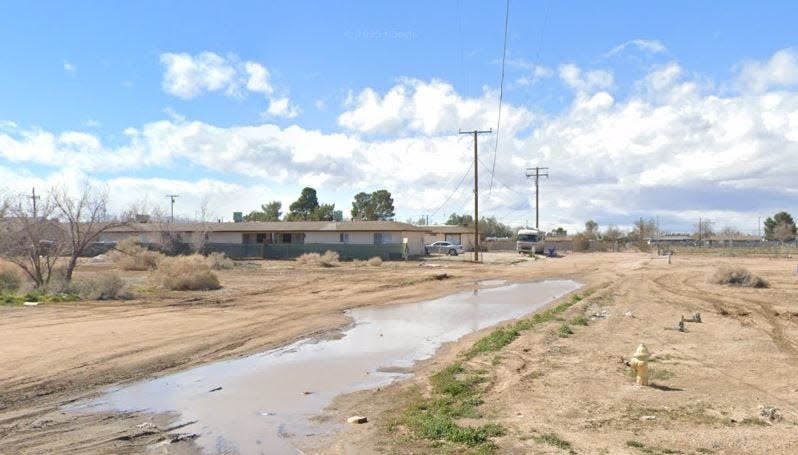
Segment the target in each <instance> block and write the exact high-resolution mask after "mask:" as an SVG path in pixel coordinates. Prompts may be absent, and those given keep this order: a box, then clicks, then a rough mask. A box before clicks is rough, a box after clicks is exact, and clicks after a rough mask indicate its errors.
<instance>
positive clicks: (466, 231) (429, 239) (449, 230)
mask: <svg viewBox="0 0 798 455" xmlns="http://www.w3.org/2000/svg"><path fill="white" fill-rule="evenodd" d="M419 228H423V229H425V230H426V231H427V233H426V235H425V236H424V243H426V244H430V243H433V242H438V241H446V242H451V243H456V244H458V245H463V248H465V249H466V250H470V251H474V228H473V227H465V226H452V225H447V224H443V225H433V226H419ZM481 236H482V234H480V237H481Z"/></svg>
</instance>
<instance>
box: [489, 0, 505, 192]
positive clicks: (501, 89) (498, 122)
mask: <svg viewBox="0 0 798 455" xmlns="http://www.w3.org/2000/svg"><path fill="white" fill-rule="evenodd" d="M509 23H510V0H507V5H506V8H505V12H504V48H503V49H502V77H501V82H500V83H499V114H498V118H497V120H496V143H495V145H494V146H493V165H492V166H491V168H490V188H489V189H488V194H490V193H491V192H493V175H494V174H495V173H496V155H498V154H499V128H500V127H501V124H502V100H503V98H504V64H505V62H506V61H507V30H508V29H509V27H508V25H509Z"/></svg>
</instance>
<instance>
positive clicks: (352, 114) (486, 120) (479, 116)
mask: <svg viewBox="0 0 798 455" xmlns="http://www.w3.org/2000/svg"><path fill="white" fill-rule="evenodd" d="M346 105H347V107H348V108H349V110H348V111H345V112H343V113H342V114H341V115H340V116H339V117H338V124H339V125H341V126H343V127H345V128H347V129H349V130H353V131H357V132H361V133H367V134H398V135H400V136H405V135H409V134H416V133H422V134H425V135H438V134H454V133H456V132H457V131H458V129H461V128H462V129H465V130H468V129H485V128H489V127H491V126H493V125H494V124H495V123H496V117H497V113H498V94H497V93H495V92H492V91H489V90H485V92H484V93H483V95H482V97H480V98H463V97H462V96H460V95H459V94H457V93H456V91H455V90H454V87H453V86H452V85H451V84H449V83H446V82H443V81H439V80H432V81H430V82H424V81H421V80H418V79H404V80H402V81H401V82H400V83H399V84H397V85H395V86H394V87H393V88H391V89H390V90H389V91H388V92H387V93H385V95H383V96H380V95H379V94H377V93H376V92H375V91H374V90H373V89H371V88H367V89H365V90H363V91H361V92H360V93H359V94H358V95H356V96H355V95H351V94H350V96H349V97H348V99H347V103H346ZM532 118H533V116H532V114H531V113H530V112H529V111H528V110H526V109H520V108H516V107H513V106H511V105H509V104H505V106H504V107H503V110H502V129H503V130H506V131H514V130H517V129H519V128H524V127H526V126H528V125H529V124H530V123H531V121H532Z"/></svg>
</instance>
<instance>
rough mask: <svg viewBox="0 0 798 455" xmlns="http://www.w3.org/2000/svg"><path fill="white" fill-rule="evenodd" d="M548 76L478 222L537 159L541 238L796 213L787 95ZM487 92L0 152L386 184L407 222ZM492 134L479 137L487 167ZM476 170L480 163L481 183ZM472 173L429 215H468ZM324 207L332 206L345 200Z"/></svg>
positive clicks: (27, 137) (67, 165) (39, 133)
mask: <svg viewBox="0 0 798 455" xmlns="http://www.w3.org/2000/svg"><path fill="white" fill-rule="evenodd" d="M591 73H592V74H591ZM560 77H562V78H563V80H565V81H566V82H567V83H569V84H570V85H571V86H572V87H573V88H574V89H575V95H574V99H573V102H572V103H571V105H570V106H569V107H568V108H567V110H565V111H564V112H562V113H559V114H557V115H551V116H550V117H547V118H545V119H541V118H536V117H535V115H534V114H533V113H532V112H531V111H530V110H529V109H527V108H524V107H520V106H514V105H512V103H507V104H506V105H505V108H506V109H507V111H505V112H503V115H502V117H503V126H502V131H503V133H502V140H501V141H500V145H499V150H498V159H497V161H496V182H495V183H494V189H493V191H492V193H491V195H490V197H488V196H487V194H486V193H484V192H483V193H482V196H481V197H482V200H481V206H482V207H483V208H484V210H485V213H486V214H488V215H491V214H493V215H497V216H500V217H504V218H503V220H504V221H513V222H516V223H519V222H521V223H522V222H523V220H524V218H528V217H529V214H530V213H532V212H531V209H530V208H531V207H532V199H533V198H534V195H533V194H532V192H531V191H530V190H529V182H528V180H527V179H526V178H525V177H524V174H523V169H524V167H527V166H535V165H541V166H548V167H550V170H549V173H550V175H551V177H550V178H549V179H548V180H546V181H545V184H544V185H543V186H542V187H541V191H542V198H541V214H543V217H542V221H543V225H542V227H545V228H547V229H550V228H553V227H556V226H557V225H558V224H562V225H566V226H568V225H569V224H573V225H579V224H581V223H583V222H584V220H585V219H589V218H596V219H597V220H598V221H599V222H600V223H602V224H604V225H606V224H609V223H614V224H619V225H623V224H624V223H627V224H628V223H629V222H630V220H631V218H632V217H637V216H638V215H639V216H654V215H657V214H659V215H661V216H662V217H664V218H665V217H670V218H671V219H682V220H686V221H685V223H687V225H688V226H689V225H690V224H692V221H690V222H688V221H687V220H689V219H690V217H693V216H694V215H696V214H699V213H703V212H704V211H705V207H711V208H712V210H714V212H711V213H709V212H707V213H709V214H710V215H712V216H717V217H721V216H724V217H727V218H726V219H727V220H731V219H732V217H737V218H739V219H743V218H745V217H748V218H750V217H751V215H752V213H755V212H756V213H763V212H764V213H765V214H767V213H768V212H769V211H770V210H771V209H772V208H783V207H789V206H790V205H789V204H793V205H794V203H795V201H796V191H795V189H794V188H795V184H794V181H795V177H794V176H795V175H796V174H798V162H796V160H795V159H794V157H795V156H798V92H796V91H789V90H780V91H770V92H767V91H765V92H761V93H760V92H756V91H753V89H751V90H750V91H744V92H743V93H741V94H740V95H739V96H721V95H720V94H718V93H713V92H712V91H707V89H704V88H702V90H698V89H697V88H696V87H697V85H699V83H698V81H696V80H693V79H691V78H690V75H689V73H687V72H686V71H685V70H684V69H683V68H682V67H680V66H679V65H678V64H677V63H675V62H671V63H668V64H665V65H662V66H659V67H656V68H654V69H652V70H651V72H649V73H648V74H646V75H645V76H644V77H642V78H641V79H640V80H639V81H637V82H636V83H635V86H634V88H635V90H632V91H631V95H629V96H628V97H627V98H622V99H616V97H615V96H614V94H613V92H612V85H613V81H612V75H611V74H609V73H606V74H601V72H595V71H588V72H585V71H583V70H581V69H580V68H578V67H576V66H573V65H571V66H567V65H565V66H563V67H561V68H560ZM495 95H496V94H495V93H494V92H491V91H490V90H486V91H485V92H484V93H483V94H482V95H481V96H478V97H474V98H469V97H464V96H462V95H460V94H458V93H457V92H456V91H455V90H454V88H453V87H452V86H451V85H450V84H448V83H446V82H443V81H437V80H433V81H420V80H415V79H407V80H402V81H400V82H399V83H397V84H396V85H395V86H394V87H392V88H390V89H389V90H387V91H385V92H384V93H379V92H377V91H375V90H373V89H364V90H362V91H360V92H359V93H356V94H353V95H352V96H351V97H350V98H349V100H348V105H347V107H346V110H345V111H344V112H342V113H341V115H340V117H339V118H338V121H339V123H340V124H341V125H342V126H344V127H346V128H347V129H349V130H350V131H349V132H346V133H325V132H321V131H315V130H309V129H305V128H302V127H301V126H296V125H295V126H290V127H287V128H282V127H279V126H276V125H273V124H261V125H242V126H230V127H218V126H215V125H211V124H207V123H204V122H198V121H187V120H185V119H181V118H173V119H171V120H164V121H159V122H152V123H148V124H145V125H142V126H140V127H136V128H128V129H127V130H125V138H126V139H123V140H122V143H121V145H114V146H108V145H106V144H103V141H101V140H100V138H99V137H98V136H96V135H92V134H87V133H85V132H76V131H75V132H62V133H53V132H48V131H43V130H39V129H25V128H21V127H19V126H18V125H16V124H13V123H10V122H6V123H4V124H3V128H2V129H0V158H2V159H5V160H7V161H10V162H11V163H12V165H14V166H15V167H16V168H17V169H19V171H17V174H18V175H22V177H20V178H21V181H23V182H25V185H26V186H30V185H29V184H28V179H29V177H27V175H30V174H24V171H23V170H24V169H25V166H26V165H27V164H28V163H30V164H37V165H42V166H47V167H50V168H52V169H57V170H58V171H59V172H66V171H67V170H70V169H72V170H74V169H81V170H84V171H86V172H88V173H94V172H98V171H103V174H110V175H112V176H113V175H124V174H125V173H126V172H128V171H129V170H131V169H142V168H144V169H146V168H159V169H179V168H182V167H184V166H186V165H191V166H192V167H194V168H195V169H207V170H210V171H213V172H220V170H221V171H222V172H225V173H227V174H229V175H230V181H233V180H235V181H237V182H240V181H246V180H247V179H253V180H257V181H258V182H261V184H262V182H269V184H267V185H264V186H270V187H278V188H279V187H282V188H291V190H290V191H289V192H290V193H294V192H295V188H294V187H295V186H296V185H298V184H303V183H306V184H311V185H315V186H317V187H318V190H319V192H320V195H321V194H325V193H326V194H329V193H331V192H337V191H340V192H343V193H347V194H346V198H351V194H354V193H355V192H357V191H360V190H365V189H376V188H387V189H389V190H390V191H391V192H392V193H393V195H394V199H395V200H396V205H397V209H398V211H399V213H400V216H401V217H404V213H414V214H415V213H419V214H420V213H429V212H430V211H432V210H434V209H435V208H437V207H438V206H440V205H441V204H442V203H444V201H445V200H446V198H447V197H448V196H450V195H452V192H453V190H454V188H455V187H456V186H457V184H458V182H460V181H461V180H463V178H464V177H463V176H464V175H466V171H467V170H468V166H469V164H470V159H471V153H472V150H473V149H472V144H471V142H470V139H469V138H467V137H463V136H459V135H458V134H456V132H457V130H458V128H463V129H466V128H486V127H491V126H493V122H495V118H496V109H497V103H496V97H495ZM285 106H290V104H286V105H285ZM287 108H288V107H286V109H287ZM532 119H536V122H537V123H535V124H533V123H532ZM505 120H506V122H507V123H504V121H505ZM533 126H534V129H533V130H531V132H530V127H533ZM371 133H379V134H380V135H379V136H377V137H374V136H369V135H368V134H371ZM493 138H494V137H493V136H483V137H481V138H480V140H481V145H480V153H481V157H482V160H483V161H485V162H486V163H487V162H489V160H490V158H491V152H492V146H493V140H494V139H493ZM489 168H490V166H487V165H486V166H483V165H480V169H481V175H480V180H481V182H483V184H484V185H485V186H487V185H488V183H487V182H488V181H489V180H490V175H489V173H488V172H489V171H487V169H489ZM0 170H1V169H0ZM3 175H4V174H3V173H2V172H0V177H3ZM6 177H8V178H4V180H5V181H9V179H11V178H12V177H11V176H8V175H6ZM466 177H468V176H466ZM30 179H33V177H30ZM118 179H119V180H120V182H121V183H120V182H117V184H118V185H120V186H118V187H114V188H118V189H116V190H114V191H115V192H123V191H127V192H129V193H135V191H133V190H132V188H133V187H134V186H135V185H139V186H146V185H150V186H152V188H156V189H153V190H152V192H153V194H156V196H157V197H161V196H160V195H161V194H165V193H164V191H163V190H165V189H166V188H165V187H166V186H170V185H171V186H172V187H174V188H176V189H175V191H179V192H181V194H182V192H186V193H187V194H189V192H190V191H192V189H191V188H189V186H190V182H187V183H182V184H179V182H172V181H169V182H166V183H164V182H159V181H154V180H153V179H144V180H146V181H139V180H135V179H133V180H121V179H125V177H118ZM112 180H114V177H112V178H111V180H109V182H111V181H112ZM469 180H470V179H468V178H466V179H465V182H466V183H465V184H464V185H462V186H461V187H460V189H459V191H457V192H455V193H454V194H453V195H452V197H451V200H450V201H449V202H448V203H447V204H445V205H444V207H443V208H442V209H441V211H440V212H439V214H438V215H437V216H441V214H442V213H452V212H453V211H457V212H462V211H464V210H469V209H470V204H471V196H470V188H469V184H468V181H469ZM499 182H501V183H499ZM122 183H124V184H125V185H127V186H123V185H122ZM179 185H185V186H179ZM208 185H210V184H208ZM219 185H235V184H229V183H224V182H220V183H219ZM242 185H243V184H242ZM508 186H509V188H508ZM230 188H232V189H230ZM483 188H484V187H483ZM215 190H218V191H219V193H220V194H221V195H225V196H224V198H223V197H222V196H219V202H217V203H216V204H219V206H220V207H221V206H223V207H224V209H223V210H222V212H224V213H226V212H227V211H229V208H230V204H232V203H231V202H229V201H230V200H232V201H236V202H235V203H236V204H239V205H246V204H249V205H247V207H252V208H254V207H257V204H260V203H262V202H263V201H264V200H266V199H265V197H266V196H264V195H262V194H260V193H258V194H257V195H256V196H251V195H250V193H247V191H250V190H251V188H250V187H249V186H246V187H241V188H239V187H229V188H228V187H225V186H218V187H213V188H211V189H210V190H209V191H215ZM239 190H241V191H243V192H236V191H239ZM253 191H254V190H253ZM349 193H351V194H349ZM242 194H243V195H245V197H243V198H242V197H241V195H242ZM253 194H254V193H253ZM226 195H229V196H226ZM228 197H229V199H228ZM275 197H276V196H275ZM250 199H257V200H250ZM325 200H326V199H325ZM335 202H337V203H338V206H339V207H341V206H344V208H345V207H346V206H348V202H349V201H348V200H346V199H344V200H337V201H335ZM224 204H227V205H224ZM241 209H243V210H246V207H241ZM522 210H523V211H522ZM754 219H755V215H754ZM663 223H667V221H666V220H665V219H663ZM666 226H667V224H666Z"/></svg>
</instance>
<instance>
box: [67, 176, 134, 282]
mask: <svg viewBox="0 0 798 455" xmlns="http://www.w3.org/2000/svg"><path fill="white" fill-rule="evenodd" d="M51 196H52V201H53V204H54V206H55V212H56V214H57V215H58V217H59V218H60V219H62V220H63V221H64V223H65V225H66V226H65V228H66V231H67V240H68V242H69V260H68V261H67V266H66V273H65V274H64V280H65V281H66V282H67V283H68V282H70V281H72V272H74V270H75V267H76V266H77V263H78V258H79V257H80V256H82V255H83V253H84V252H85V251H86V249H87V248H88V247H89V245H91V243H93V242H94V241H96V240H97V238H98V237H99V236H100V234H102V233H103V232H105V231H107V230H108V229H112V228H115V227H118V226H120V225H122V223H112V222H108V220H107V218H108V216H107V205H108V191H107V190H106V189H96V188H92V187H91V186H90V185H89V184H88V183H85V184H84V185H83V188H82V189H81V190H80V191H79V192H78V193H77V194H76V195H74V196H73V195H71V194H70V192H69V189H68V188H67V187H66V186H61V187H57V188H53V189H52V190H51Z"/></svg>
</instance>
